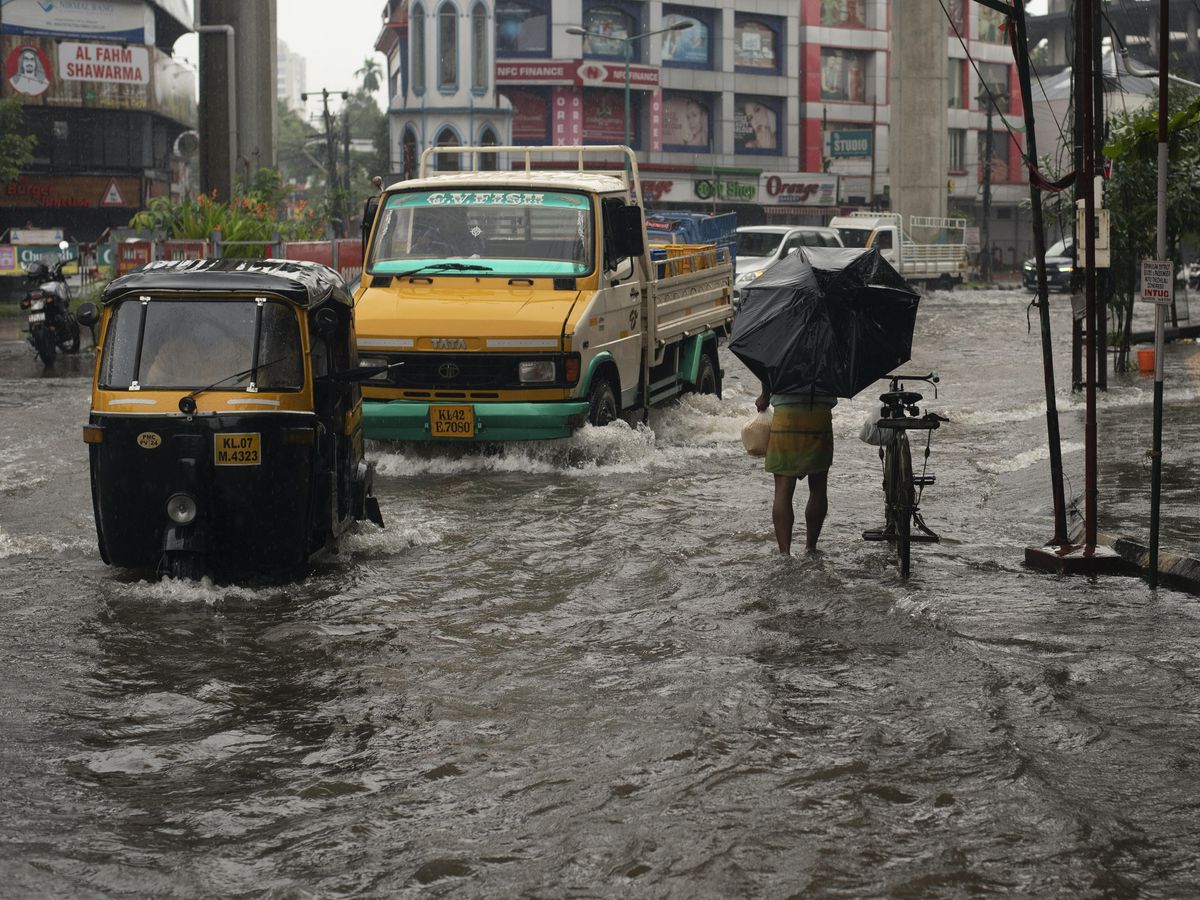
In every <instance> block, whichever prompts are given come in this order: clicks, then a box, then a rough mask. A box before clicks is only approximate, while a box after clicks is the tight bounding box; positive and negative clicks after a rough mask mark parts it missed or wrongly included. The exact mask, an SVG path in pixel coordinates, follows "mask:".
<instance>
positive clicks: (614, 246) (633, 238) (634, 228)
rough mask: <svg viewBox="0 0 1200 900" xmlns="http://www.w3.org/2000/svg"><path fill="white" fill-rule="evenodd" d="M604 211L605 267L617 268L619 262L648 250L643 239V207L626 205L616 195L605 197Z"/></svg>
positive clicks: (607, 268) (608, 268) (606, 268)
mask: <svg viewBox="0 0 1200 900" xmlns="http://www.w3.org/2000/svg"><path fill="white" fill-rule="evenodd" d="M601 208H602V209H603V211H604V268H605V270H611V269H615V268H616V266H617V263H619V262H620V261H621V260H623V259H625V258H626V257H629V256H641V255H642V254H643V253H645V252H646V245H645V242H644V241H643V240H642V236H643V234H644V232H643V231H642V208H641V207H640V206H626V205H625V203H623V202H622V201H621V200H620V199H618V198H616V197H605V198H604V200H603V206H602V207H601Z"/></svg>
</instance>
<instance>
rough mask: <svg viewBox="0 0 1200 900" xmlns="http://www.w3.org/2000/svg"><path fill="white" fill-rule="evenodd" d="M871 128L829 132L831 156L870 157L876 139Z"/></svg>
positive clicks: (841, 157) (836, 157) (840, 157)
mask: <svg viewBox="0 0 1200 900" xmlns="http://www.w3.org/2000/svg"><path fill="white" fill-rule="evenodd" d="M874 137H875V136H874V135H873V134H871V129H870V128H856V129H854V130H850V131H831V132H829V154H828V155H829V156H830V157H832V158H833V159H862V158H863V157H869V156H870V155H871V152H872V148H873V146H874V143H875V140H874Z"/></svg>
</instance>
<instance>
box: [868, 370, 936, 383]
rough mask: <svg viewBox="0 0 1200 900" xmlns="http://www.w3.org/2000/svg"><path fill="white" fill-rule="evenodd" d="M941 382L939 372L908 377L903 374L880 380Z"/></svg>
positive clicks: (888, 376)
mask: <svg viewBox="0 0 1200 900" xmlns="http://www.w3.org/2000/svg"><path fill="white" fill-rule="evenodd" d="M941 380H942V379H941V376H940V375H938V373H937V372H930V373H929V374H928V375H912V374H908V375H906V374H904V373H903V372H901V373H899V374H897V375H884V376H883V378H881V379H880V381H924V382H925V383H927V384H937V383H938V382H939V381H941Z"/></svg>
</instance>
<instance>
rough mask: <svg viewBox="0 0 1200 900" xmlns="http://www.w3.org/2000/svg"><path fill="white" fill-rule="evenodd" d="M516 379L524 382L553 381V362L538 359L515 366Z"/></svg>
mask: <svg viewBox="0 0 1200 900" xmlns="http://www.w3.org/2000/svg"><path fill="white" fill-rule="evenodd" d="M517 377H518V378H519V379H520V380H521V381H522V383H524V382H545V381H553V380H554V360H552V359H539V360H536V361H532V362H523V363H521V364H520V365H518V366H517Z"/></svg>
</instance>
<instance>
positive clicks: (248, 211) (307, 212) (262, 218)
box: [129, 169, 325, 257]
mask: <svg viewBox="0 0 1200 900" xmlns="http://www.w3.org/2000/svg"><path fill="white" fill-rule="evenodd" d="M238 187H239V191H238V193H237V194H236V195H235V196H234V197H233V199H232V200H230V201H229V202H228V203H224V202H220V201H218V200H217V199H216V197H215V192H214V195H213V196H209V195H207V194H199V195H197V196H195V197H187V198H186V199H184V200H183V202H181V203H175V202H174V201H172V200H171V198H169V197H155V198H154V199H152V200H151V201H150V203H149V205H148V206H147V208H146V209H144V210H142V211H141V212H139V213H137V214H136V215H135V216H134V217H133V218H132V219H131V220H130V222H129V224H130V227H132V228H137V229H141V230H149V231H157V232H161V233H164V234H166V235H167V236H168V237H170V238H174V239H177V240H208V239H209V238H211V237H212V235H213V232H220V237H221V241H222V244H223V246H222V255H223V256H248V257H262V256H266V255H267V253H268V252H269V251H270V249H271V244H272V243H273V242H274V241H275V240H277V239H278V240H283V241H304V240H314V239H317V238H321V237H324V232H325V229H324V225H323V223H322V222H321V220H320V219H318V217H317V216H316V214H315V213H314V212H313V210H312V209H311V208H310V207H309V206H308V205H307V204H306V203H304V202H303V201H301V202H300V203H299V204H298V205H297V206H296V207H295V208H294V209H293V210H292V211H291V212H290V213H287V214H281V213H280V210H281V208H282V206H281V204H282V201H283V199H284V198H285V197H286V196H287V189H286V188H285V187H284V184H283V180H282V177H281V176H280V173H279V172H278V171H277V170H274V169H260V170H259V171H258V174H257V175H256V176H255V178H254V182H253V183H252V184H251V185H250V186H249V188H246V187H245V186H244V185H239V186H238ZM234 241H252V242H254V243H252V244H245V245H232V246H230V245H229V244H230V242H234Z"/></svg>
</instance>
